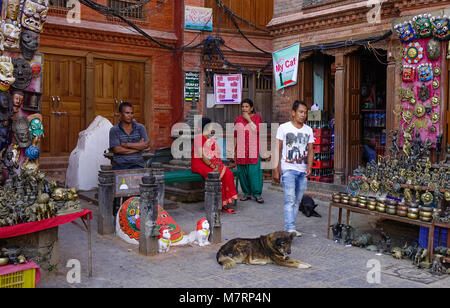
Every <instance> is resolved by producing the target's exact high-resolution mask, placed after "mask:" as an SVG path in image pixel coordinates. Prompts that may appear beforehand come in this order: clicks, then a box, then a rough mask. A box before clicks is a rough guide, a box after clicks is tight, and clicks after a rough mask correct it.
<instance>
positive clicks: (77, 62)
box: [41, 54, 85, 156]
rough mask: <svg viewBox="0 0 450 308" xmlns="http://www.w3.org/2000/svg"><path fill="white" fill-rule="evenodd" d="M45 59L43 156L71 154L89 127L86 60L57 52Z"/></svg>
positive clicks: (47, 55)
mask: <svg viewBox="0 0 450 308" xmlns="http://www.w3.org/2000/svg"><path fill="white" fill-rule="evenodd" d="M44 59H45V62H44V68H45V69H44V70H43V73H44V76H43V95H42V116H43V122H44V123H43V124H44V134H45V137H44V138H43V140H42V144H41V152H42V156H68V155H70V153H71V151H72V150H73V149H74V148H75V146H76V145H77V141H78V133H79V132H80V131H81V130H83V129H84V128H85V118H84V114H85V112H84V110H85V106H84V105H85V89H84V80H85V60H84V58H80V57H71V56H65V55H53V54H46V55H45V57H44Z"/></svg>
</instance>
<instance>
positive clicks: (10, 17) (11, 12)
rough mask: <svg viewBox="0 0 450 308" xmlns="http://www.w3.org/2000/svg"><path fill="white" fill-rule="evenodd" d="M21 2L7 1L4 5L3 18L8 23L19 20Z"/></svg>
mask: <svg viewBox="0 0 450 308" xmlns="http://www.w3.org/2000/svg"><path fill="white" fill-rule="evenodd" d="M19 4H20V0H5V1H4V4H3V16H4V19H5V20H7V21H15V20H17V16H18V14H19Z"/></svg>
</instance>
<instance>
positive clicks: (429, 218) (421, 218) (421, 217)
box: [420, 216, 433, 222]
mask: <svg viewBox="0 0 450 308" xmlns="http://www.w3.org/2000/svg"><path fill="white" fill-rule="evenodd" d="M420 220H422V221H425V222H431V221H432V220H433V218H432V217H423V216H420Z"/></svg>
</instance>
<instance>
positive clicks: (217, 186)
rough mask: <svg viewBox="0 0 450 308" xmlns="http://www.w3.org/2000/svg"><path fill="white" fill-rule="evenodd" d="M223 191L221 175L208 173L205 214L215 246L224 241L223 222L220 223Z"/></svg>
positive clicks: (211, 239)
mask: <svg viewBox="0 0 450 308" xmlns="http://www.w3.org/2000/svg"><path fill="white" fill-rule="evenodd" d="M221 190H222V183H221V182H220V174H219V173H217V172H210V173H208V178H207V179H206V182H205V212H206V219H207V220H208V223H209V225H210V229H211V234H210V238H209V241H210V242H212V243H213V244H217V243H220V242H221V241H222V222H221V221H220V211H221V209H222V193H221Z"/></svg>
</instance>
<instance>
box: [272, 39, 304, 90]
mask: <svg viewBox="0 0 450 308" xmlns="http://www.w3.org/2000/svg"><path fill="white" fill-rule="evenodd" d="M299 54H300V43H298V44H295V45H292V46H289V47H286V48H283V49H280V50H277V51H275V52H274V53H273V54H272V57H273V72H274V75H275V76H274V77H275V85H276V89H277V90H280V89H283V88H286V87H289V86H293V85H295V84H297V72H298V60H299Z"/></svg>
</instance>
